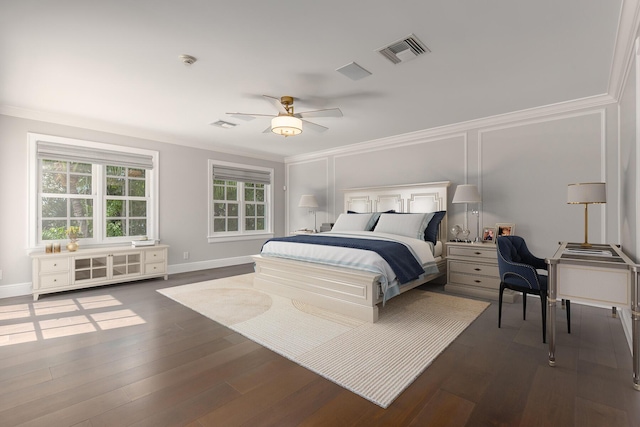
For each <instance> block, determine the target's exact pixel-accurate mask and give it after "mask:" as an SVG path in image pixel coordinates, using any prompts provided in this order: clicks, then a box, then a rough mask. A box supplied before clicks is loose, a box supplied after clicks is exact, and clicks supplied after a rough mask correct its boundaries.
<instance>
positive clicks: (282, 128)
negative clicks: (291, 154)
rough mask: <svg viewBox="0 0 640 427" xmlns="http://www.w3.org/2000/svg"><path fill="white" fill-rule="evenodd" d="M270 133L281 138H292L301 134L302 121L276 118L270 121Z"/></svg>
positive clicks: (291, 117) (282, 117) (294, 118)
mask: <svg viewBox="0 0 640 427" xmlns="http://www.w3.org/2000/svg"><path fill="white" fill-rule="evenodd" d="M271 132H273V133H277V134H278V135H283V136H294V135H299V134H301V133H302V120H300V119H299V118H297V117H293V116H287V115H282V116H277V117H274V118H273V119H271Z"/></svg>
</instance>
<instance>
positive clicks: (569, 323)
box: [566, 300, 571, 333]
mask: <svg viewBox="0 0 640 427" xmlns="http://www.w3.org/2000/svg"><path fill="white" fill-rule="evenodd" d="M566 307H567V331H568V332H569V333H571V301H570V300H567V302H566Z"/></svg>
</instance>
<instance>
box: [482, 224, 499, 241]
mask: <svg viewBox="0 0 640 427" xmlns="http://www.w3.org/2000/svg"><path fill="white" fill-rule="evenodd" d="M495 241H496V229H495V228H493V227H483V228H482V242H483V243H495Z"/></svg>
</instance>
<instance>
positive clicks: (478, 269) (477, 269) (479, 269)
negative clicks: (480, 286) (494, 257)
mask: <svg viewBox="0 0 640 427" xmlns="http://www.w3.org/2000/svg"><path fill="white" fill-rule="evenodd" d="M474 270H475V271H482V269H481V268H477V267H476V268H474Z"/></svg>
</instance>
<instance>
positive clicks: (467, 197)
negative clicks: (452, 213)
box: [451, 184, 482, 243]
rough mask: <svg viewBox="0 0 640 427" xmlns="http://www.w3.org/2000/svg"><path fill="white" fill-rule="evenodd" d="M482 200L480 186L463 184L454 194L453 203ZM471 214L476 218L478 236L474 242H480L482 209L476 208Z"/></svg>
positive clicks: (478, 202)
mask: <svg viewBox="0 0 640 427" xmlns="http://www.w3.org/2000/svg"><path fill="white" fill-rule="evenodd" d="M480 202H482V199H481V198H480V193H479V192H478V187H476V186H475V185H471V184H461V185H458V186H457V187H456V193H455V194H454V195H453V200H452V201H451V203H477V204H478V205H479V204H480ZM471 215H475V216H476V217H477V218H476V238H475V239H474V242H476V243H479V242H480V209H479V208H476V209H475V210H472V211H471Z"/></svg>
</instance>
